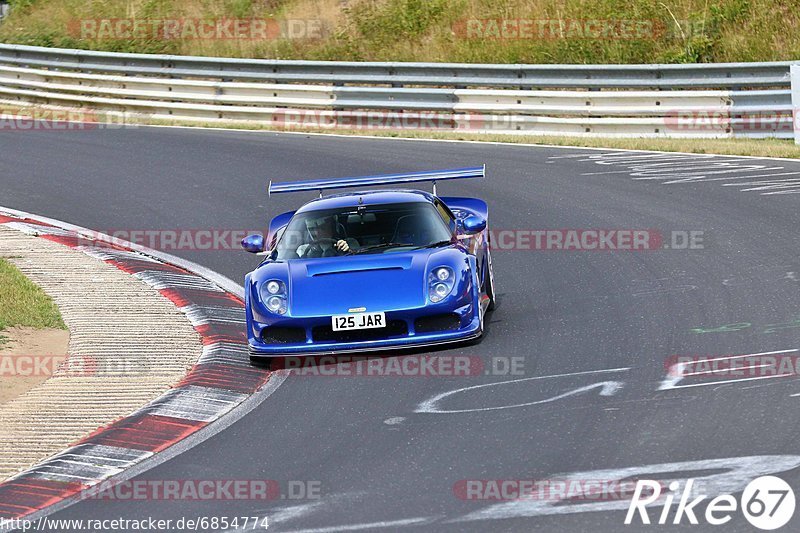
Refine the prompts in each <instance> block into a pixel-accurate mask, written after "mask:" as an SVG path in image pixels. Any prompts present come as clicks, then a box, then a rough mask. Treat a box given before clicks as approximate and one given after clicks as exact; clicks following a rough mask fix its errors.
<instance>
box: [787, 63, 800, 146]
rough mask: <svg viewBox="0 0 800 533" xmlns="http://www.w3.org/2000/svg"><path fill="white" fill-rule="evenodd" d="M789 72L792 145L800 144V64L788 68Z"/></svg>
mask: <svg viewBox="0 0 800 533" xmlns="http://www.w3.org/2000/svg"><path fill="white" fill-rule="evenodd" d="M789 72H790V77H791V80H792V124H793V126H792V127H793V128H794V143H795V144H800V117H798V110H800V64H795V65H792V66H790V67H789Z"/></svg>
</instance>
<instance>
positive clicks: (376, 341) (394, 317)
mask: <svg viewBox="0 0 800 533" xmlns="http://www.w3.org/2000/svg"><path fill="white" fill-rule="evenodd" d="M250 311H251V310H250V309H249V308H248V309H247V315H248V316H247V324H248V328H247V337H248V343H249V347H250V355H251V356H252V357H265V358H266V357H286V356H304V355H326V354H340V353H350V352H368V351H377V350H391V349H403V348H417V347H426V346H436V345H439V344H447V343H453V342H462V341H467V340H471V339H476V338H478V337H480V336H481V334H482V333H483V330H482V324H481V318H480V313H481V311H480V310H479V309H478V308H477V307H476V305H474V304H473V303H469V304H468V305H465V306H462V307H460V308H457V309H430V308H428V309H416V310H405V311H387V312H386V320H387V322H388V323H390V324H392V323H397V322H399V321H402V322H405V325H406V332H405V334H397V335H392V336H386V337H384V338H380V337H381V330H372V332H371V333H372V336H377V337H378V338H371V339H369V340H357V341H331V340H323V341H320V340H315V339H314V337H315V334H314V332H315V330H316V328H319V327H323V326H325V325H328V326H329V325H330V320H331V318H330V316H321V317H311V318H298V319H287V320H285V321H282V322H281V324H280V325H281V326H284V327H293V328H302V329H303V330H304V331H305V341H304V342H294V343H281V344H269V343H265V342H263V341H262V339H261V333H262V331H263V329H264V328H268V327H269V326H268V325H266V324H260V323H258V322H257V321H255V320H254V319H253V316H252V313H251V312H250ZM442 313H453V314H457V315H458V316H459V317H460V321H459V327H458V328H455V329H449V330H447V331H435V332H425V333H419V332H417V331H416V328H415V327H414V324H415V321H416V319H418V318H425V317H430V316H432V315H438V314H442ZM384 329H386V330H387V332H388V331H389V328H384ZM316 331H318V330H316ZM365 331H366V330H365ZM317 336H318V335H317Z"/></svg>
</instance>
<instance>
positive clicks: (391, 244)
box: [353, 242, 413, 254]
mask: <svg viewBox="0 0 800 533" xmlns="http://www.w3.org/2000/svg"><path fill="white" fill-rule="evenodd" d="M395 246H413V245H411V244H408V243H404V242H384V243H381V244H373V245H372V246H367V247H365V248H359V249H358V250H355V251H354V252H353V253H355V254H360V253H363V252H371V251H372V250H381V249H383V248H394V247H395Z"/></svg>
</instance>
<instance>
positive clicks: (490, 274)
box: [486, 250, 495, 311]
mask: <svg viewBox="0 0 800 533" xmlns="http://www.w3.org/2000/svg"><path fill="white" fill-rule="evenodd" d="M486 261H487V262H488V263H489V267H488V268H487V269H486V273H487V276H486V295H487V296H488V297H489V305H488V306H487V307H486V310H487V311H494V306H495V292H494V269H493V268H492V253H491V252H490V251H489V250H486Z"/></svg>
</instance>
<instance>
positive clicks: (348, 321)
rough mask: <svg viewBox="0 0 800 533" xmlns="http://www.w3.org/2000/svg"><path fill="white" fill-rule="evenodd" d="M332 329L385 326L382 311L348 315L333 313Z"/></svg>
mask: <svg viewBox="0 0 800 533" xmlns="http://www.w3.org/2000/svg"><path fill="white" fill-rule="evenodd" d="M331 325H332V326H333V331H342V330H346V329H370V328H383V327H386V317H385V316H384V314H383V313H351V314H349V315H333V316H332V317H331Z"/></svg>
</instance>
